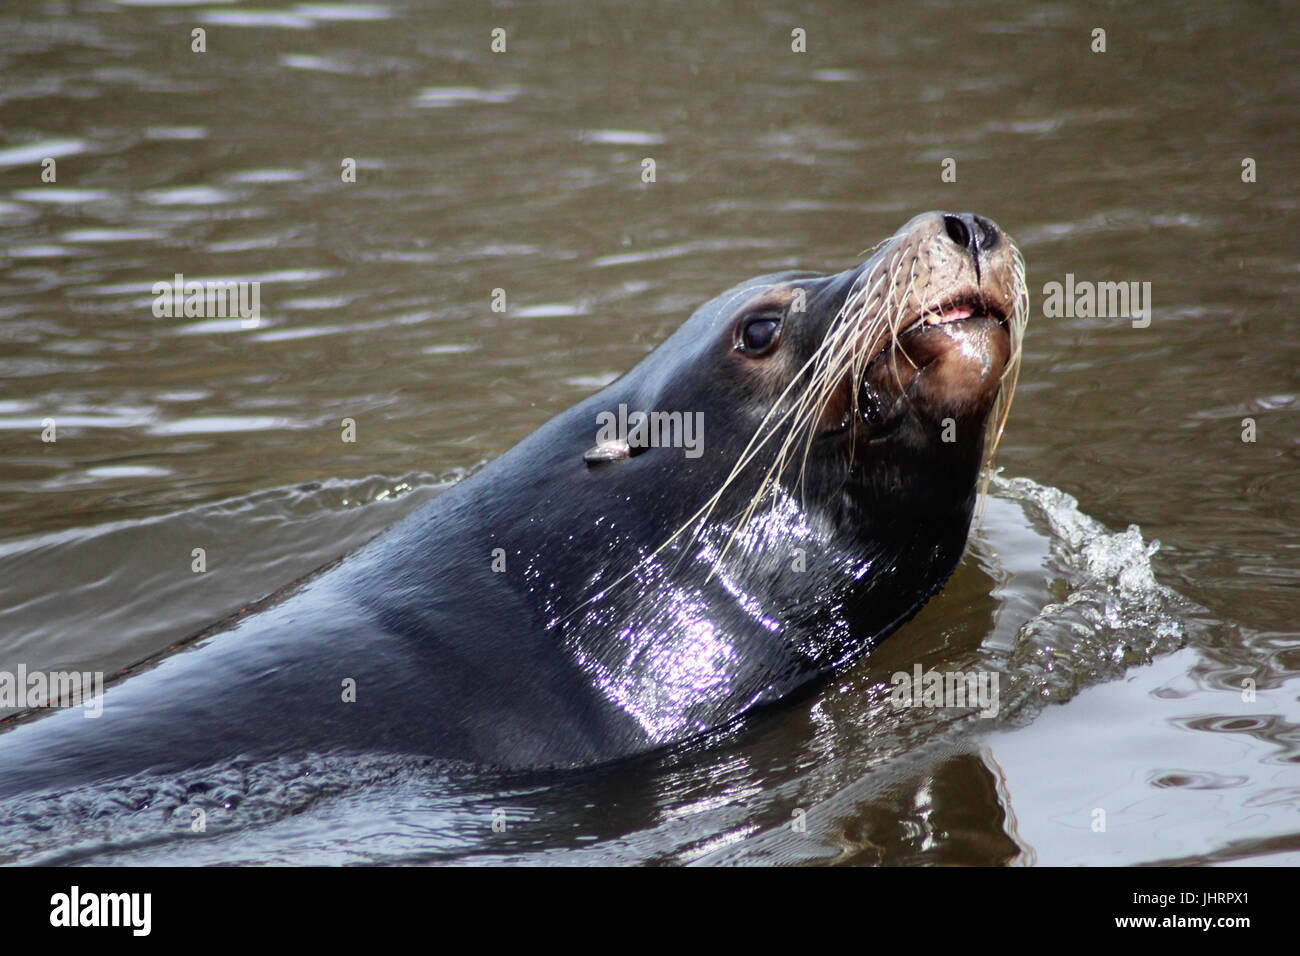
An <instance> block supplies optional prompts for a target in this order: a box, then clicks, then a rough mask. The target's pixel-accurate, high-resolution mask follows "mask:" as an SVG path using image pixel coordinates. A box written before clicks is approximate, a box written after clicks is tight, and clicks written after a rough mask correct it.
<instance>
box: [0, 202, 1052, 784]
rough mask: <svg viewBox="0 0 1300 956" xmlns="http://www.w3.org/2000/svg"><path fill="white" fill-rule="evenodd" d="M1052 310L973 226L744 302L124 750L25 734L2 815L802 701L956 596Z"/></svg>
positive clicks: (395, 542)
mask: <svg viewBox="0 0 1300 956" xmlns="http://www.w3.org/2000/svg"><path fill="white" fill-rule="evenodd" d="M1027 309H1028V299H1027V296H1026V291H1025V281H1024V266H1023V261H1022V260H1021V258H1020V255H1019V253H1018V252H1017V250H1016V248H1015V246H1014V245H1013V243H1012V242H1011V240H1010V239H1009V238H1008V237H1007V236H1006V235H1005V234H1003V233H1002V232H1001V230H999V229H998V227H997V226H996V225H995V224H994V223H993V222H991V221H990V220H988V219H984V218H981V217H979V216H974V215H970V214H960V215H957V214H950V213H942V212H931V213H926V214H924V215H921V216H917V217H916V218H914V219H913V220H911V221H910V222H908V223H907V224H906V225H905V226H904V227H903V228H902V229H900V230H899V231H898V232H897V233H896V234H895V235H894V236H893V237H891V238H890V239H889V240H887V241H886V242H884V243H883V244H882V245H881V246H880V247H878V249H877V251H876V252H875V253H874V255H871V256H870V257H869V258H868V259H867V260H866V261H865V262H863V263H861V264H859V265H855V266H854V267H852V268H850V269H847V270H845V271H843V272H840V273H836V274H833V275H823V274H818V273H810V272H787V273H781V274H776V275H768V276H763V277H760V278H755V279H750V280H749V281H746V282H742V283H741V284H740V285H737V286H736V287H734V288H732V289H731V290H729V291H727V292H725V293H723V294H722V295H720V296H718V297H717V298H715V299H713V300H712V301H711V302H708V303H707V304H705V305H704V306H703V307H701V308H700V309H699V310H697V311H696V312H695V314H694V315H692V316H691V318H690V319H689V320H688V321H687V322H686V323H685V324H684V325H683V326H682V327H681V328H680V329H679V330H678V331H677V332H675V333H674V334H673V335H672V336H670V337H669V338H668V339H667V340H666V341H665V342H664V343H663V344H662V345H661V346H660V347H659V348H657V349H656V350H655V351H654V352H652V353H651V354H650V355H649V356H648V357H647V358H646V359H645V360H644V361H642V362H641V363H640V364H638V365H637V366H636V367H635V368H633V369H632V370H631V371H630V372H628V373H627V374H626V375H624V376H623V377H622V378H620V379H618V380H617V381H615V382H614V383H613V384H611V385H609V386H608V387H607V388H605V389H604V390H602V391H601V392H599V393H598V394H595V395H593V396H591V397H590V398H588V399H586V400H585V401H582V402H580V403H579V404H577V405H576V406H574V407H573V408H571V409H569V410H568V411H566V412H563V413H562V414H560V415H558V416H557V417H555V418H553V419H552V420H551V421H549V422H548V423H547V424H545V425H543V426H542V427H541V428H539V429H538V430H537V431H536V432H535V433H533V434H532V435H530V436H529V437H527V438H526V439H524V440H523V441H522V442H520V443H519V444H518V445H516V446H515V447H514V448H512V449H511V450H510V451H508V452H506V453H505V454H503V455H502V456H501V457H500V458H498V459H496V460H495V461H493V462H491V463H490V464H488V465H487V466H485V467H484V468H482V469H481V470H480V471H479V472H477V473H476V474H474V475H473V476H471V477H470V478H468V479H466V480H464V481H462V482H461V483H459V484H458V485H456V486H454V487H452V488H451V489H449V490H448V491H447V492H445V493H444V494H443V495H442V496H441V497H439V498H437V499H436V500H434V501H432V502H430V503H429V504H427V505H425V506H423V507H422V508H421V509H419V510H417V511H416V512H414V513H413V514H411V515H410V516H409V517H407V518H406V519H404V520H403V521H401V522H399V523H398V524H396V525H395V526H393V527H392V528H390V529H389V530H388V531H387V532H385V533H383V534H382V535H380V536H379V537H378V538H376V539H374V540H373V541H371V542H370V543H368V544H367V545H365V546H363V547H362V548H361V549H359V550H358V551H356V552H354V553H352V554H351V555H348V556H346V557H345V558H343V559H341V560H339V561H337V562H336V563H334V564H332V565H329V566H327V567H325V568H323V569H321V570H320V571H318V572H316V573H315V574H314V575H313V576H311V577H309V578H308V579H306V580H305V581H303V582H299V583H297V584H295V585H294V586H292V587H290V588H288V589H286V590H284V591H282V592H279V593H277V594H274V595H272V596H271V597H269V598H266V599H264V600H263V601H262V602H260V603H259V604H257V605H254V606H253V607H251V608H249V609H246V610H245V611H244V612H241V613H240V614H239V615H236V616H235V617H233V618H231V619H230V620H227V621H224V622H221V623H220V624H218V625H215V626H214V627H213V628H210V629H209V630H208V631H206V632H204V633H202V634H200V635H197V636H196V639H195V640H193V641H192V642H190V644H189V645H187V647H186V648H185V649H184V650H181V651H179V652H176V653H171V654H169V655H165V656H162V657H161V658H160V659H158V660H155V661H153V662H150V665H149V666H147V667H141V668H138V669H136V670H135V671H134V672H133V673H132V674H131V675H130V676H128V677H127V678H126V679H124V680H122V681H120V682H118V683H116V684H115V685H114V686H112V687H111V688H110V689H109V691H108V692H107V694H106V699H105V701H104V706H103V714H102V716H101V717H100V718H98V719H96V720H84V719H82V717H81V714H80V711H73V710H65V711H58V712H55V713H53V714H51V715H49V716H47V717H44V718H42V719H20V720H19V721H17V725H16V726H14V727H12V729H11V730H9V732H8V733H5V734H4V735H2V736H0V790H3V791H4V792H8V793H14V792H20V791H29V790H35V789H43V788H51V787H64V786H70V785H76V784H82V783H89V782H101V781H108V780H110V779H116V778H122V777H125V776H128V775H132V774H135V773H139V772H143V771H152V772H158V773H167V772H173V771H178V770H181V769H185V768H191V767H199V766H207V765H209V764H215V763H220V762H221V761H225V760H230V759H232V758H235V757H253V758H269V757H274V756H277V755H283V754H289V753H295V752H297V753H301V752H309V751H310V752H316V753H323V752H349V751H352V752H380V751H382V752H396V753H410V754H418V755H424V756H427V757H433V758H445V759H447V760H450V761H464V762H468V763H472V764H484V765H492V766H497V767H507V768H540V767H566V766H576V765H584V764H591V763H595V762H601V761H607V760H611V759H614V758H619V757H624V756H627V755H630V754H633V753H637V752H639V751H644V750H647V749H649V748H653V747H657V746H660V745H663V744H667V743H669V742H673V741H678V740H681V739H684V738H686V737H689V736H692V735H695V734H698V733H700V732H702V731H705V730H708V729H710V728H714V727H717V726H720V725H722V724H725V723H727V722H729V721H732V720H734V719H736V718H738V717H739V716H741V715H743V714H745V713H746V712H748V711H750V710H752V709H753V708H755V707H757V706H759V705H763V704H768V703H771V702H775V701H778V700H780V699H781V698H782V697H784V696H786V695H788V694H790V693H791V692H792V691H794V690H795V689H796V688H799V687H800V686H801V685H806V684H808V683H809V682H810V681H813V680H815V679H817V678H819V677H821V676H823V675H825V674H827V673H828V672H829V671H830V670H831V669H832V668H834V667H836V666H837V665H839V664H842V663H844V662H845V661H848V660H849V659H851V658H853V657H854V656H856V655H858V654H861V653H862V652H863V651H865V650H867V649H868V648H870V647H871V646H872V645H873V644H874V643H875V642H877V641H879V640H880V639H881V638H883V637H884V636H886V635H887V634H889V633H890V632H891V631H893V630H894V629H895V628H897V627H898V626H899V625H900V624H901V623H903V622H904V621H906V620H907V619H908V618H909V617H911V616H912V615H914V614H915V613H916V612H917V611H918V610H919V609H920V608H921V606H922V605H923V604H924V603H925V602H926V600H927V599H928V598H929V597H930V596H931V595H933V594H934V593H935V592H936V591H937V590H938V589H939V588H940V587H941V586H942V585H943V583H944V582H945V581H946V580H947V578H948V576H949V575H950V574H951V573H952V571H953V569H954V568H955V567H956V565H957V563H958V561H959V560H960V558H961V555H962V552H963V550H964V548H965V543H966V537H967V532H968V529H969V526H970V522H971V516H972V511H973V508H974V505H975V502H976V498H977V484H978V479H979V475H980V470H981V465H982V464H983V463H984V462H985V460H986V458H987V457H988V453H989V452H991V450H992V447H994V446H995V445H996V441H997V438H998V436H999V435H1000V434H1001V428H1002V426H1003V423H1004V421H1005V415H1006V410H1007V407H1008V406H1009V401H1010V398H1011V394H1012V391H1013V389H1014V384H1015V378H1016V372H1017V369H1018V364H1019V355H1020V340H1021V336H1022V333H1023V329H1024V324H1025V320H1026V316H1027ZM639 413H644V414H639ZM656 415H657V416H658V417H656ZM674 416H676V417H674ZM616 422H617V423H625V424H626V426H627V427H626V429H624V430H625V431H626V434H621V433H620V428H619V427H618V426H617V425H615V424H614V423H616ZM688 423H689V424H690V425H691V426H693V427H694V431H693V433H692V434H690V435H688V434H687V427H688ZM347 682H355V683H354V684H352V685H351V687H352V688H353V691H352V693H348V686H349V685H348V683H347ZM353 696H354V697H355V699H354V700H352V699H350V698H351V697H353Z"/></svg>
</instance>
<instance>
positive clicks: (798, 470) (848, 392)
mask: <svg viewBox="0 0 1300 956" xmlns="http://www.w3.org/2000/svg"><path fill="white" fill-rule="evenodd" d="M1027 311H1028V302H1027V296H1026V292H1025V282H1024V265H1023V260H1022V259H1021V257H1020V254H1019V252H1018V251H1017V249H1016V247H1015V245H1014V243H1013V242H1012V240H1011V239H1010V237H1008V236H1007V235H1006V234H1005V233H1003V231H1002V230H1001V229H1000V228H999V227H998V226H997V225H996V224H995V223H994V222H993V221H992V220H990V219H986V218H984V217H982V216H977V215H973V214H970V213H960V214H958V213H947V212H929V213H924V214H922V215H919V216H916V217H915V218H913V219H912V220H911V221H909V222H908V223H907V224H906V225H904V226H903V227H902V228H901V229H899V230H898V232H896V233H895V234H894V235H893V236H892V237H890V238H889V239H888V240H886V241H885V242H884V243H882V244H881V245H879V246H878V247H877V248H876V249H875V251H874V253H873V254H872V255H870V257H868V258H867V259H866V260H865V261H864V262H861V263H860V264H857V265H854V266H853V267H851V268H849V269H846V270H845V271H843V272H839V273H836V274H833V275H822V274H817V273H806V272H800V273H781V274H777V275H770V276H762V277H759V278H756V279H751V280H749V281H747V282H744V283H741V284H740V285H738V286H736V287H735V288H733V289H731V290H729V291H728V292H726V293H724V294H722V295H721V296H718V297H717V298H715V299H714V300H712V301H711V302H709V303H708V304H706V305H705V306H703V307H702V308H700V309H699V310H698V311H697V312H696V313H695V315H694V316H692V318H691V320H690V321H688V322H687V323H686V325H684V326H683V327H682V328H681V329H679V330H678V332H677V333H675V334H674V335H673V336H672V337H671V338H670V339H669V340H668V341H667V342H665V343H664V345H663V346H662V347H661V349H660V350H657V353H656V355H653V356H652V357H651V359H649V360H647V362H646V363H645V366H646V367H645V368H644V369H643V374H642V375H641V376H639V377H638V378H636V379H635V381H636V382H638V383H639V385H640V390H641V392H642V394H641V395H640V396H639V398H640V401H641V402H642V406H641V407H656V408H676V409H687V410H689V409H704V410H705V411H706V416H705V425H706V426H707V438H706V442H705V443H706V446H707V450H708V453H709V454H708V457H709V458H710V459H712V460H715V461H716V462H717V463H718V464H719V465H720V466H721V467H722V468H725V469H726V472H725V474H723V475H721V476H720V477H724V478H726V481H724V482H723V483H722V486H721V487H720V488H719V489H716V494H715V497H714V499H712V500H710V501H709V502H708V503H707V505H706V503H704V502H702V503H701V504H702V506H706V508H707V510H708V511H709V512H710V513H717V512H718V508H719V506H720V505H722V504H723V503H724V502H727V503H728V504H729V506H730V507H732V508H734V507H735V505H736V503H737V501H739V502H742V503H743V504H744V507H745V511H746V513H747V514H752V513H754V511H756V510H759V509H760V508H761V503H762V500H763V499H764V497H765V496H767V495H769V494H770V493H773V492H776V491H778V490H779V489H781V488H784V489H785V490H787V491H790V492H797V493H798V494H799V495H800V498H801V501H802V502H803V503H804V504H805V505H806V506H810V507H812V508H813V509H818V508H820V509H821V510H823V511H825V510H827V509H830V510H831V511H834V512H843V511H844V510H845V508H846V506H847V507H848V508H849V510H850V511H857V512H860V511H861V509H862V508H872V509H875V510H876V511H877V512H878V511H879V509H880V508H887V509H888V510H889V512H890V513H892V514H899V513H903V512H910V514H911V518H912V520H920V519H922V518H924V517H926V516H927V515H929V516H932V517H935V518H936V520H941V521H951V520H952V517H951V515H950V512H952V511H954V510H955V511H957V512H960V511H962V510H968V509H969V506H970V504H971V503H972V502H973V500H974V497H975V495H974V492H975V488H976V486H977V484H978V474H979V470H980V467H981V465H982V464H984V463H985V462H986V461H987V459H988V457H989V455H990V454H991V452H992V450H993V448H994V447H995V446H996V443H997V440H998V437H999V436H1000V433H1001V428H1002V425H1003V423H1004V421H1005V415H1006V412H1007V409H1008V407H1009V403H1010V399H1011V394H1012V391H1013V389H1014V387H1015V380H1016V374H1017V371H1018V366H1019V356H1020V341H1021V336H1022V334H1023V330H1024V325H1025V318H1026V315H1027ZM656 359H658V360H659V361H656ZM720 396H725V398H720ZM633 401H635V399H634V400H633ZM633 452H634V453H635V449H634V450H633ZM723 510H724V511H725V510H726V509H725V508H724V509H723ZM843 517H845V518H846V520H852V516H849V515H844V516H843ZM877 520H879V519H877ZM958 520H960V519H958ZM964 534H965V523H964V522H962V536H963V540H964Z"/></svg>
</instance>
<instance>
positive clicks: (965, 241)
mask: <svg viewBox="0 0 1300 956" xmlns="http://www.w3.org/2000/svg"><path fill="white" fill-rule="evenodd" d="M943 225H944V228H945V229H947V231H948V238H949V239H951V240H952V241H953V242H955V243H956V244H957V245H959V246H961V247H962V248H963V249H966V248H969V247H970V244H971V232H970V230H969V229H967V228H966V224H965V223H964V222H962V221H961V217H960V216H944V217H943Z"/></svg>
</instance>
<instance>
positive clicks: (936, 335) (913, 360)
mask: <svg viewBox="0 0 1300 956" xmlns="http://www.w3.org/2000/svg"><path fill="white" fill-rule="evenodd" d="M1013 308H1014V303H997V302H994V301H992V300H991V299H990V298H989V297H988V296H987V295H984V294H982V293H980V292H978V291H975V290H970V291H965V292H962V293H959V294H956V295H952V296H949V297H947V298H945V299H943V300H941V301H940V302H938V303H936V304H934V305H931V306H927V307H925V308H922V309H919V310H917V311H915V312H914V313H913V314H912V316H911V317H910V318H906V319H904V320H903V321H901V322H899V323H898V326H897V327H898V331H897V332H895V331H892V330H891V331H889V332H888V334H887V335H885V337H884V339H883V340H882V341H881V342H880V343H879V345H878V347H877V348H876V349H875V350H874V353H873V354H872V356H871V358H870V359H869V360H868V361H867V362H866V364H865V366H864V367H863V368H862V370H861V372H860V373H858V374H857V375H854V374H853V373H852V372H851V371H850V372H847V373H846V375H845V379H844V381H843V382H842V384H841V385H840V386H839V388H837V389H836V391H835V394H834V395H833V396H832V398H831V400H830V401H829V402H828V408H827V411H828V415H827V416H826V417H825V418H824V427H823V429H822V431H821V434H820V435H819V437H820V438H837V437H843V436H846V435H849V434H850V433H852V435H853V437H854V438H856V439H859V440H865V441H866V442H867V443H869V444H870V443H875V442H880V441H883V440H885V439H886V438H888V437H889V436H890V434H891V433H892V432H893V431H894V430H895V429H897V427H898V426H899V425H900V424H901V423H902V422H903V421H904V420H905V419H906V418H907V417H908V415H910V414H916V413H917V412H923V411H924V410H925V408H924V401H923V400H922V397H921V396H918V395H917V394H916V392H917V385H918V382H919V381H921V379H922V374H923V373H924V372H925V371H926V370H927V369H929V368H930V367H931V366H932V365H934V364H935V363H936V362H938V361H940V360H941V359H943V358H944V357H945V356H947V355H949V354H950V353H951V352H953V351H954V350H956V351H958V352H959V353H960V359H961V361H963V362H964V363H965V364H968V365H969V364H970V363H972V362H974V363H977V364H978V366H979V374H978V381H979V383H982V382H984V380H985V379H986V378H987V377H988V376H989V374H990V373H991V372H993V371H994V368H993V366H994V365H996V366H998V367H997V370H996V371H997V374H998V376H1000V375H1001V373H1002V371H1003V369H1004V367H1005V365H1006V363H1007V361H1008V360H1009V359H1010V352H1011V346H1012V342H1011V337H1012V329H1011V323H1010V317H1009V311H1010V309H1013ZM969 384H970V383H969V382H954V383H953V387H952V388H951V389H950V390H956V389H957V388H960V387H961V386H962V385H969ZM952 397H955V396H952ZM972 397H975V398H978V396H972Z"/></svg>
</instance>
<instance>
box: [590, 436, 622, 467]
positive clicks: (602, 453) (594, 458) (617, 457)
mask: <svg viewBox="0 0 1300 956" xmlns="http://www.w3.org/2000/svg"><path fill="white" fill-rule="evenodd" d="M631 457H632V449H631V447H629V446H628V443H627V442H626V441H623V440H622V439H621V438H611V439H609V440H608V441H603V442H600V443H599V444H598V445H596V446H595V447H594V448H588V449H587V450H586V451H585V452H583V453H582V460H583V461H585V462H586V463H587V464H589V465H599V464H600V463H601V462H606V461H622V460H623V459H624V458H631Z"/></svg>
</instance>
